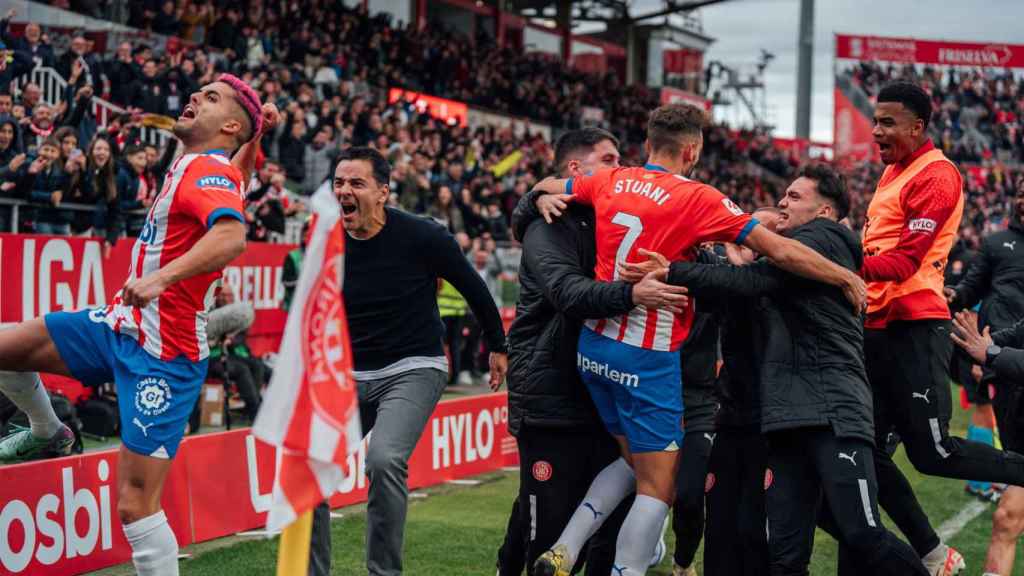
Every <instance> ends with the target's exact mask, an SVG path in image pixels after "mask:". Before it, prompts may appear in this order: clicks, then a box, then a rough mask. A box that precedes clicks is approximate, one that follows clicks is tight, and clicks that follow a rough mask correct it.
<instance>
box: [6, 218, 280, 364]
mask: <svg viewBox="0 0 1024 576" xmlns="http://www.w3.org/2000/svg"><path fill="white" fill-rule="evenodd" d="M293 248H294V246H291V245H287V244H263V243H259V242H250V243H249V244H248V247H247V248H246V251H245V253H244V254H242V255H241V256H240V257H239V258H238V259H237V260H235V261H234V262H232V263H231V264H229V265H228V266H227V267H226V268H225V269H224V280H225V282H227V283H228V284H230V285H231V286H232V287H233V288H234V290H235V292H236V297H237V299H238V300H241V301H245V302H250V303H252V305H253V307H254V308H255V309H256V319H255V321H254V323H253V325H252V328H250V330H249V339H248V343H249V345H250V347H252V348H253V351H254V352H255V353H256V354H257V355H262V354H265V353H267V352H276V351H277V345H278V342H279V341H280V338H281V333H282V331H283V330H284V322H285V319H286V314H285V312H284V310H282V309H281V301H282V299H283V298H284V286H283V285H282V284H281V274H282V272H283V270H284V268H283V265H284V259H285V257H286V256H287V255H288V252H289V251H290V250H292V249H293ZM103 252H104V251H103V242H102V241H101V240H99V239H98V238H77V237H66V236H38V235H33V234H0V325H10V324H15V323H18V322H24V321H26V320H31V319H32V318H35V317H37V316H41V315H43V314H46V313H48V312H54V311H57V310H82V309H84V308H92V307H96V306H105V305H106V304H107V303H108V302H110V300H111V298H112V297H113V296H114V294H115V293H116V292H117V291H118V290H120V289H121V287H122V286H123V285H124V282H125V279H127V278H128V268H129V264H130V261H131V252H132V241H131V240H130V239H122V240H121V241H119V242H118V243H117V244H116V245H114V247H113V248H112V249H111V250H110V253H109V254H107V255H104V254H103Z"/></svg>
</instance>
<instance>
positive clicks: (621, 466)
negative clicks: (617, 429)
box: [556, 458, 650, 562]
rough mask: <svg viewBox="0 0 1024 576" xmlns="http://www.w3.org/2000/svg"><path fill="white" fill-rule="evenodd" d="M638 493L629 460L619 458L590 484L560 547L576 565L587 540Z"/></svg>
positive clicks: (561, 538) (560, 537)
mask: <svg viewBox="0 0 1024 576" xmlns="http://www.w3.org/2000/svg"><path fill="white" fill-rule="evenodd" d="M635 490H636V476H635V475H634V474H633V469H632V468H630V467H629V464H627V463H626V461H625V460H623V459H622V458H619V459H618V460H616V461H615V462H612V463H611V464H609V465H608V466H605V468H604V470H601V471H600V472H599V473H598V474H597V476H596V477H595V478H594V481H593V482H591V483H590V488H589V489H588V490H587V495H586V496H584V497H583V502H581V503H580V505H579V507H578V508H576V511H575V512H573V514H572V518H570V519H569V523H568V524H567V525H566V526H565V530H563V531H562V535H561V536H559V537H558V542H557V543H556V545H558V544H565V547H566V549H567V550H568V552H569V556H570V559H571V560H572V561H573V562H575V561H576V558H578V557H579V555H580V550H582V549H583V545H584V544H585V543H586V542H587V540H588V539H590V537H591V536H593V535H594V532H597V529H598V528H600V527H601V524H604V521H605V520H606V519H607V518H608V515H609V514H611V513H612V511H613V510H615V507H616V506H618V505H619V503H620V502H622V500H623V498H625V497H626V496H627V495H629V494H630V493H631V492H633V491H635ZM648 558H650V555H648Z"/></svg>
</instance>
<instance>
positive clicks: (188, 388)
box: [44, 309, 207, 458]
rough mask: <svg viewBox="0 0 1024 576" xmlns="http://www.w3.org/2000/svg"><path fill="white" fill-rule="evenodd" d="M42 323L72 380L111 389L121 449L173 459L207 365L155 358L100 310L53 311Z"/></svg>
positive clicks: (183, 357)
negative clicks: (114, 395) (116, 329)
mask: <svg viewBox="0 0 1024 576" xmlns="http://www.w3.org/2000/svg"><path fill="white" fill-rule="evenodd" d="M44 321H45V322H46V329H47V330H49V331H50V338H51V339H52V340H53V343H54V344H55V345H56V346H57V352H59V353H60V357H61V359H62V360H64V364H66V365H67V367H68V370H70V371H71V375H72V376H74V378H75V379H76V380H80V381H81V382H82V383H83V384H86V385H90V386H92V385H98V384H103V383H104V382H111V381H113V382H114V384H115V385H116V387H117V403H118V406H119V408H120V413H121V441H122V442H123V443H124V445H125V446H126V447H127V448H128V449H129V450H131V451H132V452H135V453H136V454H142V455H143V456H153V457H156V458H173V457H174V454H175V453H176V452H177V451H178V444H179V443H181V437H182V436H183V435H184V434H185V424H186V423H187V422H188V417H189V415H190V414H191V413H192V408H193V407H194V406H195V404H196V400H197V399H198V398H199V391H200V389H201V388H202V385H203V381H204V380H205V379H206V365H207V361H206V360H203V361H202V362H192V361H191V360H189V359H188V358H187V357H185V356H179V357H177V358H175V359H173V360H160V359H159V358H155V357H153V356H152V355H150V354H149V352H146V351H145V350H144V349H143V348H142V347H141V346H139V343H138V342H136V341H135V339H134V338H132V337H131V336H125V335H123V334H118V333H116V332H114V331H113V330H111V329H110V328H109V327H108V326H107V325H106V324H105V323H104V322H103V310H102V309H97V310H92V311H90V310H83V311H80V312H54V313H52V314H47V315H46V316H45V317H44Z"/></svg>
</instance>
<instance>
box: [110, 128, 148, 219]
mask: <svg viewBox="0 0 1024 576" xmlns="http://www.w3.org/2000/svg"><path fill="white" fill-rule="evenodd" d="M124 160H125V161H124V163H122V164H121V167H120V168H119V169H118V171H117V198H118V202H117V211H116V212H113V213H111V212H108V213H107V222H106V227H107V236H108V237H110V236H111V226H113V227H114V230H116V232H114V236H113V237H114V238H116V237H118V236H120V235H121V232H122V231H124V232H127V234H128V236H129V237H135V236H138V235H139V232H140V231H141V230H142V226H143V224H145V216H144V215H141V214H138V212H139V211H141V210H142V209H143V208H145V207H146V205H145V203H144V200H145V199H147V198H148V197H149V188H148V185H147V184H146V178H145V172H146V149H145V148H143V147H141V146H138V145H135V144H131V145H129V146H128V147H126V148H125V150H124Z"/></svg>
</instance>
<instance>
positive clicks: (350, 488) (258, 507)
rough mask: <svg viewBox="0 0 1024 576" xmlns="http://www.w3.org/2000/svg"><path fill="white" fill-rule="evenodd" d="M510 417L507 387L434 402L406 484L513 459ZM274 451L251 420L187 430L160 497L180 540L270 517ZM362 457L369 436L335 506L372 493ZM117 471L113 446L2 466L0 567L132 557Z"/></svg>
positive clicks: (23, 570)
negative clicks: (247, 425)
mask: <svg viewBox="0 0 1024 576" xmlns="http://www.w3.org/2000/svg"><path fill="white" fill-rule="evenodd" d="M507 421H508V408H507V403H506V397H505V394H504V393H499V394H486V395H481V396H474V397H469V398H464V399H458V400H449V401H445V402H441V403H440V404H438V405H437V407H436V408H435V410H434V413H433V415H432V416H431V418H430V421H428V422H427V426H426V428H425V429H424V432H423V435H422V437H421V438H420V441H419V443H418V444H417V445H416V448H415V450H414V451H413V455H412V459H411V460H410V461H409V487H410V488H420V487H425V486H431V485H435V484H440V483H442V482H445V481H448V480H454V479H458V478H464V477H466V476H472V475H475V474H480V473H483V472H489V471H493V470H498V469H500V468H502V467H504V466H513V465H515V464H517V463H518V461H519V460H518V458H519V455H518V451H517V448H516V443H515V439H514V438H512V437H511V436H509V434H508V429H507V427H506V423H507ZM275 458H276V454H275V450H274V448H272V447H271V446H269V445H267V444H264V443H262V442H260V441H258V440H256V439H255V438H254V437H253V436H252V435H251V434H250V433H249V430H248V429H241V430H232V431H230V432H222V433H217V434H206V435H201V436H192V437H189V438H186V439H185V440H184V441H183V442H182V445H181V447H180V449H179V450H178V453H177V456H176V457H175V459H174V463H173V465H172V466H171V473H170V476H169V477H168V479H167V483H166V484H165V486H164V496H163V501H162V503H163V508H164V510H165V511H166V512H167V519H168V522H169V523H170V525H171V528H172V529H173V530H174V533H175V536H176V537H177V539H178V544H179V545H181V546H187V545H189V544H193V543H196V542H204V541H207V540H211V539H214V538H220V537H223V536H228V535H231V534H235V533H237V532H241V531H244V530H252V529H255V528H260V527H262V526H264V524H265V522H266V518H267V510H268V509H269V508H270V502H271V490H272V488H273V480H274V466H275ZM365 458H366V441H365V440H364V441H363V445H362V446H361V447H360V450H359V452H358V453H357V454H355V455H353V456H350V462H349V470H350V471H351V473H350V474H349V476H348V477H347V478H345V479H343V480H342V482H341V484H340V485H339V486H338V492H337V493H336V494H335V495H334V496H333V497H332V498H331V506H332V507H338V506H347V505H351V504H356V503H359V502H363V501H365V500H366V494H367V487H368V483H367V480H366V473H365V472H366V467H365ZM116 471H117V450H105V451H102V452H95V453H92V454H86V455H81V456H71V457H68V458H58V459H55V460H45V461H40V462H30V463H26V464H15V465H10V466H3V467H0V574H32V575H33V576H51V575H54V576H55V575H60V576H69V575H72V574H82V573H84V572H90V571H93V570H99V569H101V568H106V567H108V566H113V565H115V564H120V563H122V562H127V561H129V560H130V559H131V550H130V548H129V547H128V542H127V541H126V540H125V537H124V532H123V530H122V527H121V523H120V521H119V520H118V517H117V489H116V485H117V481H116ZM412 561H413V559H410V562H412Z"/></svg>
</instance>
